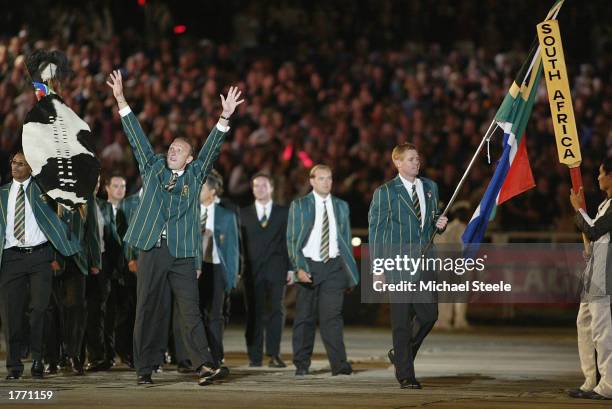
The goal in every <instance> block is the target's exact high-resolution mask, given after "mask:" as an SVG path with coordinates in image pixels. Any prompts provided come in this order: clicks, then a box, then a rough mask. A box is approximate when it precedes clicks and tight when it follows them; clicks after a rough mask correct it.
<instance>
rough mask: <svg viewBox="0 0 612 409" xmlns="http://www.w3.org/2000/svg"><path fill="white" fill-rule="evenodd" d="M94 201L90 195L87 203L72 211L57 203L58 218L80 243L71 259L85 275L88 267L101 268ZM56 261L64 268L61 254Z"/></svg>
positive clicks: (100, 251)
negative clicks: (79, 248) (77, 250)
mask: <svg viewBox="0 0 612 409" xmlns="http://www.w3.org/2000/svg"><path fill="white" fill-rule="evenodd" d="M95 203H96V202H95V199H94V197H93V195H92V196H90V197H89V198H88V199H87V203H85V204H84V205H82V206H81V207H80V208H79V209H77V210H74V211H69V210H67V209H66V208H64V207H62V206H61V205H58V206H59V208H58V213H59V217H60V219H61V220H62V221H63V222H64V223H65V224H67V225H68V226H69V228H70V232H69V237H70V238H75V239H76V240H78V241H79V243H81V249H82V250H81V251H79V252H78V253H76V254H75V255H74V256H72V257H73V258H72V259H73V261H74V262H75V264H76V265H77V267H78V268H79V270H81V272H82V273H83V274H85V275H88V274H89V269H90V268H92V267H96V268H98V269H102V249H101V247H100V233H99V230H98V217H97V215H96V204H95ZM82 213H84V217H83V215H82ZM58 262H59V263H60V266H61V267H62V268H65V260H64V259H63V258H62V257H61V256H60V257H58Z"/></svg>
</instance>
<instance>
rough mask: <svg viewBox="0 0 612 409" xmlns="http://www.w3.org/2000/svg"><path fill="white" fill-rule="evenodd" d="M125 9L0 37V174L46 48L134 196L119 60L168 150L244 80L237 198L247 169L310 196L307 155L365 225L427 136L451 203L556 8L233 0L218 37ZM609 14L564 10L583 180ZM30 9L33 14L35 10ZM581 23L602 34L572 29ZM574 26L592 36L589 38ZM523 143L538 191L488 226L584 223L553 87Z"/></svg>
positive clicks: (605, 106)
mask: <svg viewBox="0 0 612 409" xmlns="http://www.w3.org/2000/svg"><path fill="white" fill-rule="evenodd" d="M36 3H45V2H44V1H40V0H39V1H36ZM127 3H129V2H126V4H124V5H117V4H114V5H113V7H112V8H111V6H110V5H109V4H110V3H100V6H99V7H96V8H95V9H94V8H93V7H91V6H90V5H84V6H81V7H80V8H79V9H78V12H76V11H75V10H73V9H72V8H70V9H68V8H67V7H63V6H58V7H53V8H52V9H50V11H49V17H50V18H44V19H40V18H39V19H38V20H30V22H31V25H30V26H27V25H25V26H24V27H23V28H21V29H20V30H19V31H18V32H15V33H11V34H10V35H7V36H3V37H0V126H1V128H0V148H1V152H2V154H1V155H0V160H1V161H2V163H0V178H1V180H2V183H6V182H7V181H8V176H9V174H8V167H7V161H6V160H5V159H3V157H4V156H6V152H9V151H11V150H13V149H15V148H16V147H17V145H18V144H19V142H20V134H21V124H22V123H23V119H24V116H25V114H26V113H27V111H28V110H29V109H30V107H31V106H32V105H33V103H34V94H33V92H32V91H31V87H30V85H29V82H28V79H27V76H26V74H25V72H24V69H23V64H22V62H21V61H22V59H23V56H24V55H26V54H27V53H28V52H30V51H31V50H33V49H35V48H37V47H45V48H59V49H61V50H63V51H65V52H66V53H67V55H68V57H69V59H70V61H71V64H72V69H73V70H74V77H73V78H72V80H71V82H70V83H69V84H68V86H67V89H66V90H65V92H63V95H64V96H65V99H66V102H67V103H68V104H69V105H70V106H72V107H73V108H74V109H75V111H76V112H77V113H78V114H80V115H81V116H82V117H84V118H85V119H86V121H87V122H88V123H89V125H90V126H91V128H92V131H93V132H94V133H95V134H96V135H98V145H97V147H96V148H97V149H98V154H99V157H100V159H101V161H102V164H103V167H104V169H105V170H108V169H110V168H113V169H115V170H118V171H122V172H123V173H124V174H126V176H127V178H128V189H129V192H130V193H131V192H135V191H136V190H137V189H138V187H139V185H140V181H139V180H138V178H139V175H138V170H137V168H136V166H135V162H134V159H133V156H132V153H131V151H130V150H129V148H128V147H127V144H126V140H125V136H124V135H123V134H122V132H121V123H120V120H119V117H118V115H117V112H116V109H115V108H114V104H113V101H112V95H110V93H109V92H108V90H107V89H106V86H105V84H104V81H105V79H106V78H107V76H108V74H109V73H110V71H111V70H112V69H113V68H117V67H121V68H122V69H123V70H124V71H125V74H126V81H125V88H126V90H125V92H126V95H127V96H128V99H129V101H131V104H132V109H133V110H134V111H135V112H137V113H138V116H139V119H140V120H141V123H142V125H143V127H144V128H145V132H146V133H147V135H148V136H149V137H150V139H151V141H152V142H153V144H154V146H155V147H156V149H157V150H158V151H159V152H162V151H165V149H167V147H168V145H169V143H170V142H171V140H172V138H173V137H175V136H177V135H182V136H185V137H186V138H188V139H189V140H191V141H192V142H193V143H194V144H195V146H196V147H199V146H201V144H202V143H203V138H205V135H207V134H208V131H209V129H211V128H212V126H214V122H215V118H217V115H218V113H219V111H220V107H219V106H218V102H217V101H218V95H219V94H220V93H221V92H222V91H223V90H222V89H220V88H219V84H226V83H236V84H238V85H239V87H240V88H241V89H242V90H243V94H244V95H245V97H246V99H247V103H246V104H244V105H241V106H240V107H239V112H237V113H236V114H235V117H236V118H235V119H234V120H233V121H232V124H231V126H232V132H231V133H230V135H229V138H228V141H227V143H226V144H225V146H224V147H223V150H222V152H221V155H220V157H219V160H218V162H217V164H216V167H218V168H219V170H220V171H221V174H223V175H225V177H226V180H225V183H226V184H227V186H228V194H229V196H230V198H231V199H233V200H234V201H236V202H237V203H238V204H240V205H244V204H246V203H249V202H250V201H251V197H250V188H249V180H250V177H251V176H252V174H253V173H254V172H256V171H260V170H267V171H268V172H270V173H271V174H272V175H273V176H274V177H275V179H277V180H276V182H277V183H276V186H277V189H276V192H275V193H276V195H277V196H278V197H276V198H275V200H277V201H278V202H279V203H285V204H286V203H289V201H290V200H292V199H293V198H294V197H296V196H297V195H299V194H303V193H304V192H305V191H306V190H308V189H309V185H308V183H307V182H308V180H307V177H306V175H307V172H308V168H309V167H310V166H311V164H312V163H327V164H329V165H330V166H332V168H333V170H334V177H335V179H336V182H337V183H335V184H334V186H335V189H336V193H337V194H338V196H340V197H342V198H345V199H347V200H349V201H350V202H351V206H352V207H351V218H352V220H351V222H352V225H353V226H354V227H366V226H367V210H368V206H369V203H370V200H371V194H372V186H378V185H379V184H380V183H382V181H383V180H386V179H390V178H391V177H393V176H394V170H393V169H392V168H391V167H389V166H387V165H386V164H387V163H388V160H387V159H388V156H389V155H390V149H391V148H392V147H393V146H394V145H396V144H398V143H400V142H404V141H410V142H413V143H415V144H416V145H417V147H418V148H419V151H420V152H422V153H423V156H424V157H425V158H427V162H425V163H423V165H422V166H423V171H422V173H423V174H424V175H425V176H430V177H432V178H433V179H435V180H439V181H440V193H441V199H442V200H443V201H448V199H450V195H451V194H452V192H453V190H454V188H455V186H456V184H457V183H458V181H459V179H460V177H461V175H462V173H463V171H464V169H465V167H466V166H467V162H468V161H469V159H470V157H471V155H472V154H473V152H474V151H475V149H476V147H477V146H478V144H479V142H480V139H481V137H482V135H483V134H484V132H485V130H486V128H487V127H488V125H489V121H490V120H491V119H492V117H493V115H494V113H495V111H496V109H497V107H498V106H499V104H500V103H501V101H502V99H503V96H504V95H505V93H506V92H507V90H508V88H509V85H510V84H511V82H512V80H513V78H514V76H515V75H516V73H517V70H518V68H519V67H520V65H521V63H522V62H523V60H524V59H525V58H526V52H527V51H528V48H529V45H530V42H531V40H532V39H533V36H534V34H535V27H534V26H533V25H529V24H530V23H532V22H533V23H535V22H536V20H535V19H537V18H541V17H542V16H544V15H545V13H546V11H547V7H548V6H549V5H548V4H544V3H548V2H541V3H542V4H538V5H537V6H535V5H533V3H534V2H527V1H522V0H521V1H517V2H513V4H512V6H508V5H507V4H506V3H504V2H490V1H486V2H476V1H465V2H454V1H450V0H448V1H439V2H433V3H432V2H429V1H424V0H423V1H421V0H418V1H417V0H414V1H409V2H399V1H398V2H394V1H376V2H374V1H367V2H348V3H347V2H338V1H335V0H334V1H329V2H321V3H319V2H313V3H310V2H304V4H302V5H301V6H300V4H301V3H300V2H297V3H293V2H282V4H281V5H280V6H278V7H277V5H272V4H267V3H266V4H264V3H257V5H256V6H253V5H246V6H239V5H238V3H242V2H237V3H236V4H232V5H228V6H226V7H225V8H222V10H220V11H219V12H220V13H225V14H223V15H228V16H231V17H232V18H230V19H228V20H227V21H230V22H231V23H230V26H231V27H233V28H231V30H233V38H231V39H230V40H229V42H227V43H217V42H215V41H214V40H212V39H210V38H196V37H195V36H192V35H189V32H187V33H186V34H184V35H180V36H178V35H174V34H173V33H171V31H170V30H171V29H170V27H171V26H172V24H174V23H175V22H177V21H178V20H177V18H174V17H173V15H172V10H173V8H172V7H173V5H171V4H168V6H162V5H159V4H157V3H159V2H157V3H155V2H150V3H155V4H156V6H155V8H153V9H146V10H145V13H143V14H142V16H143V17H142V21H143V22H144V23H143V25H142V30H144V32H146V35H141V33H139V32H138V28H137V26H132V25H129V24H127V23H126V24H123V23H125V15H127V14H126V9H129V10H132V9H131V8H130V7H132V8H133V7H136V6H134V5H132V4H131V3H130V4H127ZM134 3H135V2H134ZM148 3H149V2H147V4H148ZM340 3H341V5H342V7H340ZM594 3H597V2H594ZM289 4H293V5H292V6H290V5H289ZM147 7H148V6H147ZM176 7H178V6H176ZM534 7H535V8H534ZM570 7H574V8H573V9H571V8H570ZM531 8H534V9H533V10H532V9H531ZM609 9H610V8H609V7H607V5H606V4H600V5H597V4H591V3H589V4H588V5H587V4H585V5H569V4H568V5H565V6H564V9H563V10H562V11H561V14H560V18H561V21H562V26H561V28H562V35H564V45H565V46H566V49H565V55H566V60H567V61H566V62H567V65H568V69H569V73H570V75H571V76H572V82H571V84H570V87H571V89H572V91H573V101H574V109H575V113H576V120H577V124H578V127H579V135H580V138H581V144H582V157H583V164H582V171H583V175H585V176H584V179H585V180H590V179H592V177H591V176H590V175H592V174H594V173H595V172H596V171H597V166H598V164H599V163H600V159H601V157H603V156H604V155H605V153H606V152H610V151H612V130H611V129H610V118H611V117H612V102H611V101H612V98H611V96H612V81H610V79H611V78H610V75H611V72H612V71H611V70H610V55H611V54H610V53H609V50H610V41H611V39H610V35H609V28H608V31H606V29H607V28H606V27H607V24H608V23H607V22H608V21H609V19H608V18H607V17H606V16H609V14H610V12H609ZM137 12H138V10H136V11H135V12H134V16H138V14H137ZM213 14H214V13H213ZM211 15H212V14H211ZM35 16H36V15H35V14H33V15H32V17H30V18H34V17H35ZM526 16H529V17H526ZM20 17H21V20H18V21H23V22H24V24H27V22H28V20H27V19H28V15H27V14H26V13H24V15H22V16H20ZM525 18H527V19H528V20H529V24H528V23H526V22H525V21H524V20H525ZM215 19H216V20H219V19H220V18H219V17H218V16H216V15H212V17H210V16H209V17H208V20H206V23H204V24H203V25H204V26H206V24H207V23H209V24H210V27H217V26H216V25H215V24H218V23H216V22H215V21H214V20H215ZM564 19H565V20H564ZM134 20H135V21H138V18H137V17H134ZM221 20H222V19H221ZM0 21H5V20H2V19H1V18H0ZM585 21H588V25H589V27H590V31H588V30H586V31H584V30H577V29H576V30H574V28H576V27H582V26H581V24H582V25H584V24H585V23H584V22H585ZM7 24H8V23H7ZM134 24H138V23H136V22H135V23H134ZM11 26H14V24H13V25H10V24H8V25H7V26H6V27H11ZM28 27H32V29H30V28H28ZM34 29H35V30H34ZM5 30H6V28H5ZM574 34H575V35H576V36H578V37H579V38H581V39H586V40H587V41H585V42H583V43H577V41H576V40H575V39H574ZM211 38H214V37H211ZM566 40H567V41H566ZM542 82H543V81H542ZM527 138H528V154H529V157H530V159H531V165H532V168H533V173H534V176H535V178H536V181H537V182H538V186H537V187H536V188H535V189H534V190H532V191H530V192H529V193H526V194H524V195H521V196H519V197H517V198H515V199H513V200H511V201H509V202H508V203H507V204H505V205H504V206H502V207H500V209H499V217H498V218H497V219H496V223H495V224H494V225H493V226H492V227H493V228H495V227H496V226H501V227H503V228H505V229H513V230H520V229H548V230H550V229H553V228H554V229H555V230H568V231H574V227H573V225H572V224H571V222H570V221H569V218H570V216H571V209H570V208H569V206H568V205H567V197H568V195H569V191H568V189H569V185H568V184H569V174H568V171H567V168H566V167H565V166H560V165H559V164H558V160H557V153H556V147H555V143H554V136H553V130H552V124H551V121H550V110H549V107H548V99H547V95H546V92H545V88H544V86H543V84H542V86H541V89H540V90H539V92H538V98H537V101H536V104H535V106H534V110H533V115H532V118H531V119H530V121H529V125H528V128H527ZM500 145H501V138H500V137H499V136H498V137H494V138H493V140H492V143H491V158H492V161H495V160H496V158H497V156H498V155H499V150H500V149H499V148H500ZM493 168H494V163H492V164H489V163H487V160H486V155H482V157H481V158H479V160H478V161H477V164H476V166H475V168H474V170H473V171H472V173H471V175H470V177H469V178H468V181H467V183H466V185H465V186H464V188H463V189H462V191H461V195H460V197H459V199H467V200H469V201H470V202H471V203H472V204H474V205H475V204H477V203H478V202H479V200H480V197H481V196H482V189H484V187H485V186H486V184H487V181H488V179H489V178H490V175H491V174H492V171H493ZM591 190H593V189H592V187H591ZM586 192H587V193H588V194H589V195H591V196H592V195H593V194H594V195H597V193H592V192H590V191H589V189H586ZM596 199H597V200H596ZM589 200H591V201H593V203H597V202H599V200H598V198H597V197H589ZM587 204H589V205H591V203H589V202H587ZM472 210H473V209H472Z"/></svg>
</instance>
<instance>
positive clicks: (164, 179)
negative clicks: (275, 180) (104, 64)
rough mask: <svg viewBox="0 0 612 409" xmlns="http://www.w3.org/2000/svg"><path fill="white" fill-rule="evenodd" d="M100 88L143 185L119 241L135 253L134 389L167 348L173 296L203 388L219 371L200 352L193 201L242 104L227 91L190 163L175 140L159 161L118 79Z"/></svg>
mask: <svg viewBox="0 0 612 409" xmlns="http://www.w3.org/2000/svg"><path fill="white" fill-rule="evenodd" d="M107 84H108V85H109V86H110V87H111V88H112V90H113V95H114V96H115V99H116V100H117V105H118V107H119V113H120V115H121V120H122V123H123V128H124V130H125V133H126V134H127V137H128V140H129V142H130V145H131V146H132V149H133V151H134V155H135V157H136V161H137V162H138V167H139V169H140V174H141V177H142V180H143V194H142V199H141V201H140V205H139V206H138V209H137V210H136V214H135V215H134V217H133V219H132V222H131V223H130V226H129V228H128V231H127V233H126V235H125V237H124V240H125V241H126V242H127V243H128V244H129V245H131V246H133V247H135V248H137V249H138V250H140V256H139V259H138V280H137V305H136V322H135V325H134V359H135V366H136V371H137V375H138V383H139V384H151V383H152V382H153V381H152V379H151V373H152V371H153V367H154V366H155V365H159V364H161V363H162V362H161V358H162V353H161V352H160V351H163V350H164V349H165V347H166V345H167V338H168V336H167V334H168V329H169V326H170V318H171V305H172V296H174V298H175V301H176V305H177V307H178V314H179V316H180V320H181V330H182V335H183V340H184V341H185V346H186V348H187V351H188V355H189V356H190V359H191V362H192V363H193V365H194V366H195V368H196V369H197V370H198V374H199V381H198V383H199V384H200V385H208V384H210V383H212V380H213V379H214V378H215V376H216V375H218V374H219V372H220V371H219V368H218V367H217V365H216V364H215V360H214V358H213V356H212V355H211V353H210V350H209V348H208V343H207V342H206V334H205V330H204V324H203V322H202V319H201V314H200V310H199V308H198V304H199V297H198V290H197V283H196V280H197V278H196V274H195V257H196V256H197V253H198V251H199V249H198V246H199V245H200V243H201V239H200V223H199V222H198V220H199V206H200V203H199V202H200V201H199V197H200V190H201V187H202V184H203V183H204V181H205V179H206V176H207V175H208V173H209V172H210V170H211V169H212V166H213V163H214V162H215V160H216V158H217V156H218V155H219V151H220V150H221V145H222V144H223V140H224V139H225V134H226V132H227V131H228V130H229V126H228V124H229V117H230V116H231V115H232V113H233V112H234V110H235V109H236V107H237V106H238V105H239V104H240V103H242V102H243V100H239V97H240V91H238V89H237V88H234V87H230V90H229V92H228V94H227V96H226V97H223V96H221V104H222V106H223V112H222V114H221V117H220V119H219V122H218V123H217V125H216V126H215V127H214V128H213V130H212V132H211V133H210V135H209V136H208V138H207V139H206V142H205V143H204V145H203V146H202V149H201V150H200V152H199V154H198V155H197V157H194V156H193V148H192V146H191V144H190V142H189V141H188V140H187V139H185V138H181V137H178V138H175V139H174V141H173V142H172V144H171V145H170V148H169V149H168V153H167V155H156V154H155V152H154V150H153V147H152V146H151V143H150V142H149V140H148V139H147V137H146V135H145V134H144V132H143V130H142V128H141V126H140V124H139V122H138V119H137V118H136V116H135V115H134V114H133V113H132V111H131V109H130V107H129V106H128V104H127V102H126V100H125V97H124V95H123V84H122V78H121V73H120V72H119V71H115V72H114V73H112V74H111V76H110V80H109V81H108V82H107Z"/></svg>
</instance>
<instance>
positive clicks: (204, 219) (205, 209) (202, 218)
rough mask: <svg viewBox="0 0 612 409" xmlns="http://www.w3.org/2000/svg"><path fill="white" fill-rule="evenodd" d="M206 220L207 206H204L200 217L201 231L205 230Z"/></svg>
mask: <svg viewBox="0 0 612 409" xmlns="http://www.w3.org/2000/svg"><path fill="white" fill-rule="evenodd" d="M207 221H208V207H206V208H204V214H203V215H202V217H201V219H200V230H201V231H202V233H203V232H204V231H206V222H207Z"/></svg>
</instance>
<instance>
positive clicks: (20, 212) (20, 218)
mask: <svg viewBox="0 0 612 409" xmlns="http://www.w3.org/2000/svg"><path fill="white" fill-rule="evenodd" d="M13 235H14V236H15V238H16V239H17V240H19V242H20V243H22V244H23V243H25V192H24V191H23V185H22V184H20V185H19V191H18V192H17V201H16V202H15V226H14V228H13Z"/></svg>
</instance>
